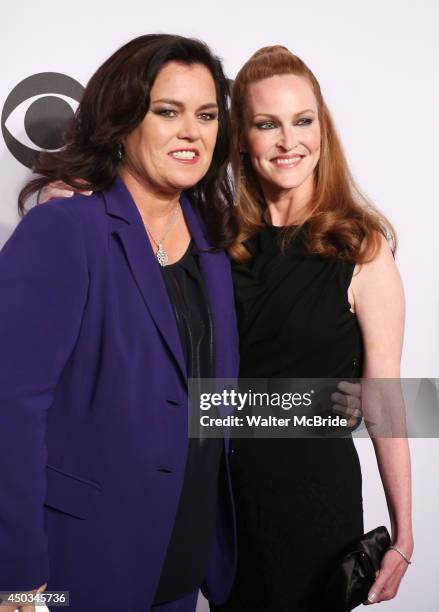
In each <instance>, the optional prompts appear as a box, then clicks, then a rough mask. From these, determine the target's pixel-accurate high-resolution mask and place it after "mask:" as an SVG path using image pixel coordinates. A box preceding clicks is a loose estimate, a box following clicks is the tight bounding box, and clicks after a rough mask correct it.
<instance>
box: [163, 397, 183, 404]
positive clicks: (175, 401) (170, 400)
mask: <svg viewBox="0 0 439 612" xmlns="http://www.w3.org/2000/svg"><path fill="white" fill-rule="evenodd" d="M166 402H167V403H168V404H171V406H179V405H180V402H179V401H178V400H176V399H173V398H168V399H167V400H166Z"/></svg>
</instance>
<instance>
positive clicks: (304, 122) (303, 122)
mask: <svg viewBox="0 0 439 612" xmlns="http://www.w3.org/2000/svg"><path fill="white" fill-rule="evenodd" d="M313 121H314V119H312V118H311V117H302V119H299V121H298V122H297V125H311V123H312V122H313Z"/></svg>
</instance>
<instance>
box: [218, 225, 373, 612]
mask: <svg viewBox="0 0 439 612" xmlns="http://www.w3.org/2000/svg"><path fill="white" fill-rule="evenodd" d="M280 232H281V229H280V228H276V227H273V226H267V227H264V228H263V229H262V230H261V232H260V234H259V235H258V236H257V238H256V239H254V240H253V241H252V244H251V246H252V249H253V250H254V258H253V259H252V260H251V261H250V262H249V263H247V264H240V265H235V266H234V270H233V274H234V284H235V294H236V303H237V312H238V322H239V330H240V343H241V344H240V351H241V367H240V376H241V377H243V378H257V377H261V378H270V377H272V378H289V377H308V378H311V377H312V378H314V377H315V378H317V377H322V378H351V377H356V376H360V373H361V364H362V355H363V349H362V338H361V334H360V329H359V325H358V322H357V319H356V316H355V315H354V314H353V313H352V312H351V310H350V305H349V302H348V299H347V290H348V287H349V284H350V282H351V278H352V274H353V269H354V264H352V263H347V262H344V261H342V260H337V259H323V258H320V257H318V256H304V255H303V254H302V249H301V236H300V232H299V233H298V234H297V236H296V237H295V238H294V239H293V242H292V244H291V245H290V247H289V248H288V250H287V252H286V254H283V253H281V251H280V248H279V234H280ZM233 445H234V450H235V452H234V454H233V455H232V459H231V469H232V477H233V489H234V496H235V503H236V513H237V528H238V570H237V576H236V580H235V583H234V586H233V589H232V592H231V596H230V598H229V601H228V602H227V603H226V604H225V605H223V606H219V607H215V606H211V609H212V610H218V611H221V612H256V611H261V612H262V611H264V612H310V611H319V612H340V611H335V610H332V609H331V608H330V607H328V606H327V605H326V604H325V598H324V593H323V587H324V584H325V581H326V579H327V576H328V574H329V572H330V571H331V567H333V565H334V559H336V558H337V555H338V554H339V553H340V551H341V550H342V549H343V548H344V546H346V544H348V543H349V542H350V541H351V540H352V539H354V538H356V537H358V536H360V535H361V534H362V533H363V509H362V494H361V471H360V464H359V460H358V456H357V452H356V449H355V446H354V444H353V441H352V438H351V437H350V436H349V437H346V438H338V439H334V438H301V439H297V438H293V439H236V440H234V441H233Z"/></svg>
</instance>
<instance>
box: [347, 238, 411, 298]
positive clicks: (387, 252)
mask: <svg viewBox="0 0 439 612" xmlns="http://www.w3.org/2000/svg"><path fill="white" fill-rule="evenodd" d="M350 291H351V293H352V295H353V297H354V300H355V303H356V308H358V300H359V299H362V298H364V297H366V296H369V297H370V298H371V299H374V298H375V299H379V297H380V295H382V297H383V298H385V297H386V296H389V295H390V294H391V293H393V294H395V292H402V281H401V276H400V274H399V271H398V267H397V265H396V262H395V258H394V256H393V253H392V250H391V248H390V245H389V243H388V242H387V240H386V238H385V237H384V236H383V235H381V234H380V235H379V249H378V251H377V253H376V255H375V257H374V258H373V259H372V260H371V261H369V262H367V263H364V264H361V265H357V266H355V270H354V275H353V277H352V283H351V286H350Z"/></svg>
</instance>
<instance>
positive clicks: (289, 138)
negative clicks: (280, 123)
mask: <svg viewBox="0 0 439 612" xmlns="http://www.w3.org/2000/svg"><path fill="white" fill-rule="evenodd" d="M297 145H298V142H297V135H296V134H295V132H294V129H293V128H292V127H286V128H283V129H282V132H281V135H280V138H279V141H278V142H277V146H278V147H279V148H281V149H283V150H284V151H291V149H294V147H297Z"/></svg>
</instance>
